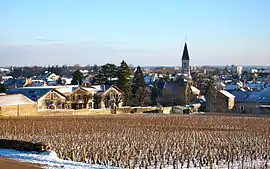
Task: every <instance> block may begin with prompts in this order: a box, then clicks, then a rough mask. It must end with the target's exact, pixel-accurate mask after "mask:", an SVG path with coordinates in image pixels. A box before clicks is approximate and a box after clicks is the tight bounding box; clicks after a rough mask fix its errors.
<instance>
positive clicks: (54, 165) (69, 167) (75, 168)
mask: <svg viewBox="0 0 270 169" xmlns="http://www.w3.org/2000/svg"><path fill="white" fill-rule="evenodd" d="M0 157H6V158H9V159H14V160H19V161H23V162H29V163H34V164H41V165H43V168H44V169H60V168H61V169H97V168H98V169H113V167H109V166H101V165H93V164H87V163H83V162H74V161H68V160H62V159H59V158H58V157H57V155H56V153H55V152H54V151H47V152H44V153H40V154H37V153H34V152H27V153H26V152H21V151H16V150H10V149H0ZM184 166H186V165H184ZM243 166H245V168H260V167H264V168H267V167H269V166H270V161H261V160H256V161H253V162H244V164H243ZM213 167H214V168H215V169H227V168H228V166H227V165H224V164H223V165H220V166H213ZM149 168H152V167H149ZM153 168H154V167H153ZM165 168H166V169H173V166H166V167H165ZM197 168H199V167H197ZM201 168H202V169H210V167H201ZM229 168H232V169H240V168H242V163H241V162H238V163H237V162H236V163H234V164H233V165H232V164H230V167H229ZM183 169H185V167H183ZM189 169H196V167H190V168H189Z"/></svg>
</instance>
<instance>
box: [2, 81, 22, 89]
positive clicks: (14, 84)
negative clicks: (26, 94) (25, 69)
mask: <svg viewBox="0 0 270 169" xmlns="http://www.w3.org/2000/svg"><path fill="white" fill-rule="evenodd" d="M25 82H26V79H25V78H12V79H7V80H6V81H5V82H4V86H5V87H6V88H8V89H11V88H17V87H23V85H24V84H25Z"/></svg>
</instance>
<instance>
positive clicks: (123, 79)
mask: <svg viewBox="0 0 270 169" xmlns="http://www.w3.org/2000/svg"><path fill="white" fill-rule="evenodd" d="M130 76H131V72H130V68H129V66H128V64H127V63H126V62H125V61H124V60H123V61H122V62H121V65H120V66H119V67H118V71H117V78H118V80H117V86H118V88H119V89H121V90H122V91H123V96H124V99H123V101H124V105H127V103H128V101H129V99H130V92H131V79H130Z"/></svg>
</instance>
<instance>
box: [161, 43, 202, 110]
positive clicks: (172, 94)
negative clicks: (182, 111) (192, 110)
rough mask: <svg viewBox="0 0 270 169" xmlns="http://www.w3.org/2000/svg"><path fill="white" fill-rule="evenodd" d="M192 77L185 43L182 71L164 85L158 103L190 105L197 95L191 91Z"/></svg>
mask: <svg viewBox="0 0 270 169" xmlns="http://www.w3.org/2000/svg"><path fill="white" fill-rule="evenodd" d="M193 88H194V86H192V77H191V75H190V57H189V52H188V47H187V43H186V42H185V45H184V50H183V54H182V70H181V73H180V74H178V75H177V76H175V78H174V80H173V81H172V82H166V83H165V84H164V87H163V90H162V95H161V98H160V103H161V105H163V106H172V105H187V104H190V103H191V101H192V99H193V97H194V95H196V94H199V93H198V91H197V92H194V91H193V90H192V89H193Z"/></svg>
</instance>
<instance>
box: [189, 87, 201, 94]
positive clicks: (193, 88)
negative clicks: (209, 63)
mask: <svg viewBox="0 0 270 169" xmlns="http://www.w3.org/2000/svg"><path fill="white" fill-rule="evenodd" d="M191 91H192V92H193V93H200V90H199V89H197V88H196V87H195V86H191Z"/></svg>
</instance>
